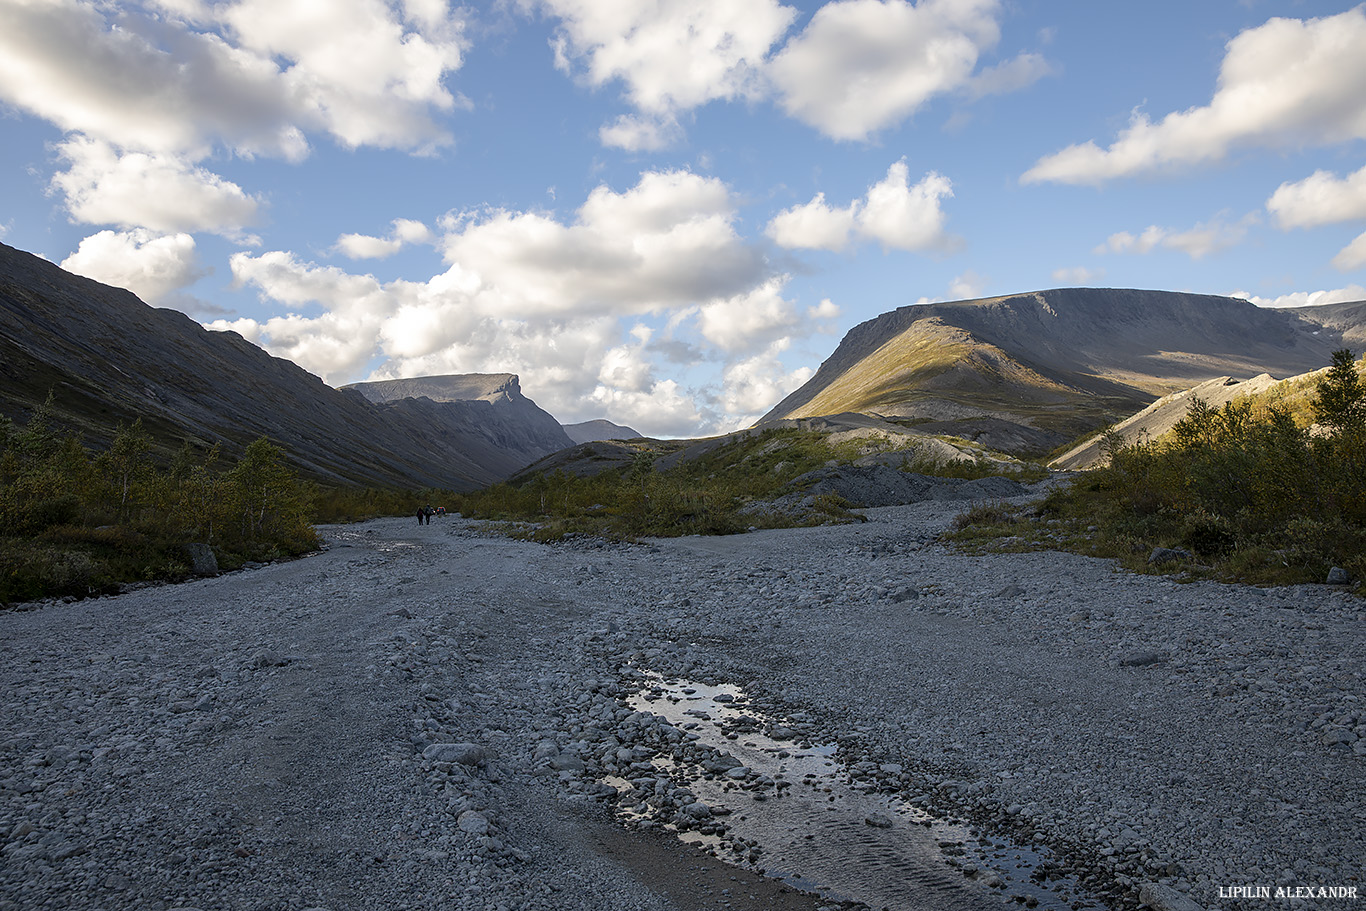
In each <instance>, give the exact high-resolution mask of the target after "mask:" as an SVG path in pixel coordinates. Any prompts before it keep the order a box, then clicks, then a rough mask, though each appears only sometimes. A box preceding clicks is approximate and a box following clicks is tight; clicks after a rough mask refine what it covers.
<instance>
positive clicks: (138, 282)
mask: <svg viewBox="0 0 1366 911" xmlns="http://www.w3.org/2000/svg"><path fill="white" fill-rule="evenodd" d="M62 268H63V269H66V270H67V271H68V272H74V273H76V274H77V275H84V276H85V277H86V278H93V279H95V280H96V281H99V282H104V283H105V284H107V285H113V286H115V287H117V288H127V289H128V290H129V291H132V292H133V293H134V294H136V295H137V296H138V297H140V298H142V299H143V300H144V301H146V302H147V303H149V304H157V303H160V302H161V301H162V300H164V299H165V298H167V297H169V296H171V295H172V294H173V293H174V292H176V291H179V290H180V289H182V288H186V287H189V286H190V285H192V284H194V283H195V282H196V281H198V280H199V279H201V278H203V277H204V276H205V275H207V274H208V272H207V270H205V269H203V268H201V267H200V265H199V260H198V257H197V255H196V253H195V243H194V238H193V237H191V236H190V235H188V234H169V235H156V234H153V233H152V232H150V231H146V230H143V229H137V230H134V231H100V232H99V233H98V234H92V235H91V236H90V237H87V238H85V239H84V240H82V241H81V243H80V246H79V247H78V248H77V249H76V252H75V253H72V254H71V255H70V256H68V257H67V258H66V259H64V260H62Z"/></svg>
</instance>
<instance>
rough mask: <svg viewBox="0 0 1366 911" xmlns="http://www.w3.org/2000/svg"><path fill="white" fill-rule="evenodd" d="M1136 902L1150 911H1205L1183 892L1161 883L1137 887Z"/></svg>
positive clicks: (1144, 884)
mask: <svg viewBox="0 0 1366 911" xmlns="http://www.w3.org/2000/svg"><path fill="white" fill-rule="evenodd" d="M1138 900H1139V901H1141V902H1143V904H1145V905H1147V906H1148V907H1149V908H1151V909H1152V911H1205V909H1204V908H1202V907H1200V906H1199V905H1197V904H1196V903H1195V902H1193V901H1191V899H1190V898H1189V897H1187V896H1186V894H1185V893H1183V892H1178V891H1176V890H1175V889H1173V888H1172V887H1171V886H1164V885H1163V884H1162V883H1143V884H1142V885H1140V886H1139V887H1138Z"/></svg>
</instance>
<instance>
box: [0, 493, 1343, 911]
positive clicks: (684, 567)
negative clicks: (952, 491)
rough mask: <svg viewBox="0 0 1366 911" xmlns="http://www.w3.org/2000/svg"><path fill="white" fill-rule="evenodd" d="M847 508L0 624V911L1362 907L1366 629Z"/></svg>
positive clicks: (397, 541)
mask: <svg viewBox="0 0 1366 911" xmlns="http://www.w3.org/2000/svg"><path fill="white" fill-rule="evenodd" d="M867 516H868V519H869V521H868V522H866V523H864V524H860V525H851V526H840V527H828V528H818V529H798V530H784V531H768V532H758V533H752V534H748V535H742V536H736V537H730V538H683V539H675V540H668V541H657V542H647V543H644V544H609V543H606V542H602V541H597V540H590V539H576V540H571V541H568V542H564V543H560V544H555V545H538V544H533V543H528V542H521V541H515V540H511V539H508V538H506V537H502V536H500V535H498V534H496V532H495V531H494V530H493V529H490V528H488V527H486V526H484V525H482V524H480V523H476V522H470V521H466V520H461V519H457V518H449V519H446V520H445V521H444V523H443V522H441V521H438V522H437V523H435V524H432V525H430V526H417V525H416V524H410V522H411V520H404V521H400V520H396V519H395V520H380V521H375V522H369V523H366V524H363V525H357V526H344V527H328V528H325V529H323V533H324V536H325V538H326V539H327V540H328V542H329V546H328V549H327V550H326V551H325V552H324V553H322V554H319V555H316V556H313V557H310V558H307V559H304V560H300V561H297V562H293V563H284V564H276V565H271V566H267V567H263V568H259V569H255V570H251V571H246V572H238V573H232V574H229V575H225V576H221V577H218V578H215V579H207V580H202V581H198V582H193V583H188V584H184V585H178V586H166V587H159V588H149V589H143V590H139V591H135V592H130V593H127V594H124V595H120V596H118V597H114V598H103V599H98V600H91V601H85V602H75V603H65V604H63V603H45V604H38V605H26V606H25V608H26V609H24V610H16V611H9V612H6V613H4V614H0V673H2V674H3V696H4V707H3V713H2V714H0V843H2V844H3V855H2V857H3V861H2V862H0V909H3V911H15V909H25V911H27V909H34V908H53V909H56V908H91V909H125V908H127V909H133V908H138V909H161V911H166V909H173V908H198V909H204V911H209V909H239V908H242V909H263V911H264V909H312V908H326V909H330V911H343V909H353V908H355V909H362V908H366V909H369V908H373V909H389V908H413V909H417V908H421V909H445V908H450V909H489V911H510V909H651V911H671V909H711V908H716V909H720V908H730V909H759V908H780V909H818V908H827V909H833V908H853V907H865V906H866V907H872V908H883V907H886V908H891V909H898V911H899V909H922V908H923V909H931V908H932V909H956V908H962V909H977V908H982V909H990V908H1007V907H1030V908H1047V909H1077V911H1080V909H1087V911H1089V909H1102V908H1137V907H1139V905H1140V901H1141V900H1142V901H1146V902H1147V903H1148V904H1149V905H1150V906H1152V907H1158V908H1186V909H1188V908H1190V907H1205V908H1221V909H1238V908H1264V907H1266V904H1265V902H1263V901H1257V900H1246V901H1243V900H1240V899H1236V898H1234V899H1229V898H1222V897H1221V888H1222V887H1228V886H1241V885H1246V884H1250V883H1266V884H1270V885H1272V886H1275V885H1276V884H1286V883H1289V884H1293V885H1303V886H1324V887H1343V888H1346V887H1354V886H1355V887H1359V891H1360V892H1361V894H1363V895H1366V888H1360V887H1361V885H1362V884H1361V882H1360V880H1361V877H1362V871H1363V869H1366V863H1364V861H1366V849H1364V847H1363V844H1364V842H1366V835H1363V832H1366V827H1363V826H1362V824H1361V820H1362V818H1363V814H1366V794H1363V780H1366V775H1363V772H1364V771H1366V709H1363V706H1362V701H1363V697H1366V685H1364V684H1363V678H1362V673H1363V668H1366V633H1363V630H1366V623H1364V622H1363V621H1366V607H1363V603H1362V602H1361V601H1360V600H1358V599H1356V598H1353V597H1351V596H1350V595H1347V594H1346V593H1344V592H1341V591H1337V590H1334V589H1330V588H1328V587H1325V586H1297V587H1292V588H1282V589H1269V590H1261V589H1253V588H1248V587H1243V586H1231V585H1220V584H1215V583H1192V584H1187V585H1179V584H1176V583H1174V582H1172V581H1170V580H1167V579H1163V578H1160V577H1142V576H1132V575H1128V574H1125V573H1122V572H1118V571H1117V570H1116V569H1115V568H1114V566H1113V564H1111V563H1109V562H1106V561H1100V560H1092V559H1087V558H1082V557H1076V556H1071V555H1065V554H1058V553H1031V554H999V555H986V556H971V555H966V554H962V553H959V552H956V551H954V550H953V549H950V548H946V547H945V546H943V545H942V544H940V543H939V542H938V535H939V533H940V532H941V531H942V530H943V528H944V526H945V525H946V524H947V522H948V520H949V518H950V517H951V513H949V512H946V511H945V508H944V506H943V504H933V503H931V504H922V505H918V506H908V507H892V508H886V509H875V510H868V511H867ZM1183 903H1184V904H1183ZM1339 906H1340V907H1343V908H1347V907H1354V906H1355V903H1354V902H1352V901H1350V900H1344V901H1341V902H1337V903H1336V904H1335V903H1334V900H1332V899H1329V900H1325V901H1319V902H1311V903H1309V904H1301V905H1299V907H1326V908H1331V907H1339Z"/></svg>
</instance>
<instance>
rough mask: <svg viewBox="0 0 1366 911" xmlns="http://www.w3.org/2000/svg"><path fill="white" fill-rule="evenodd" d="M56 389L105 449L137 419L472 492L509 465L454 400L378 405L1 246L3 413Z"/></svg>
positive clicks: (65, 418)
mask: <svg viewBox="0 0 1366 911" xmlns="http://www.w3.org/2000/svg"><path fill="white" fill-rule="evenodd" d="M49 392H50V393H51V394H52V396H53V406H54V408H53V418H54V419H55V420H56V421H57V422H58V423H60V424H61V425H64V426H66V427H67V428H69V429H72V430H74V431H76V432H78V433H80V434H81V435H82V436H83V437H84V439H85V440H86V442H87V443H89V444H93V445H95V446H96V447H97V448H103V447H104V446H106V445H107V444H108V441H109V440H110V439H111V438H112V436H113V433H114V430H115V428H116V426H117V425H118V424H119V423H120V422H122V423H128V424H130V423H132V422H133V421H134V420H135V419H137V418H141V419H142V421H143V425H144V427H145V428H146V429H147V431H148V432H149V433H150V434H151V436H152V438H153V441H154V443H155V444H156V446H157V447H158V448H159V449H160V451H161V452H162V453H163V454H165V453H169V452H171V451H174V450H175V449H178V448H179V447H180V445H181V443H182V442H183V441H185V440H190V441H191V442H192V443H194V444H195V445H198V446H201V447H208V446H211V445H212V444H214V443H215V442H221V443H222V444H223V446H224V447H225V448H226V449H227V450H228V452H229V453H230V454H233V455H236V454H239V453H240V452H241V451H242V449H243V447H245V445H246V444H247V443H250V442H251V441H252V440H253V439H255V438H256V437H259V436H262V435H265V436H269V437H270V439H271V440H273V441H274V442H276V443H277V444H279V445H280V446H282V447H283V448H284V449H285V450H287V451H288V453H289V455H290V458H291V459H292V460H293V461H294V463H295V464H296V465H297V467H298V468H299V469H300V470H301V471H303V472H304V473H306V474H307V475H309V476H311V477H314V478H317V479H319V480H323V481H332V482H346V483H354V484H368V485H392V486H400V487H418V486H438V487H448V488H452V489H457V490H469V489H474V488H477V487H482V486H484V485H486V484H489V483H492V482H494V481H497V480H498V479H499V478H501V477H503V476H505V474H506V473H508V471H510V469H509V468H508V467H507V462H508V461H509V458H508V456H507V455H506V454H502V455H499V457H498V459H494V458H492V454H491V450H492V449H496V446H491V445H490V444H489V443H488V442H484V443H483V444H481V446H473V445H468V444H469V443H470V441H471V440H473V439H476V438H478V437H479V434H478V429H477V428H476V427H473V426H472V425H471V420H472V419H471V417H470V416H469V415H462V414H460V413H459V412H458V410H454V409H451V408H447V407H443V406H441V405H439V404H438V403H434V402H431V401H423V400H409V401H407V402H403V403H399V404H397V405H394V406H387V407H381V406H376V405H374V404H372V403H370V402H369V401H367V400H366V399H365V397H364V396H363V395H361V394H360V393H359V392H344V391H339V390H336V389H333V388H331V387H330V386H328V385H326V384H325V383H323V381H322V380H320V379H319V378H318V377H316V376H314V375H312V374H311V373H308V372H307V371H305V370H304V369H303V368H301V367H299V366H298V365H296V364H294V363H292V362H291V361H287V360H284V359H282V358H277V357H272V356H270V355H269V354H267V353H266V352H265V351H263V350H262V349H261V348H259V347H257V346H256V345H254V344H252V343H250V342H248V341H247V340H246V339H244V338H242V337H241V336H240V335H237V334H236V333H233V332H209V331H207V330H205V329H204V328H203V327H202V326H200V325H199V324H198V323H196V322H195V321H194V320H192V319H190V318H189V317H188V316H186V315H185V314H183V313H180V312H178V311H175V310H163V309H157V308H153V307H149V306H147V305H146V304H144V303H143V302H142V301H140V300H138V298H137V297H135V296H134V295H133V294H131V293H130V292H128V291H124V290H122V289H119V288H113V287H110V286H108V285H103V284H100V283H99V282H95V281H91V280H89V279H86V278H81V277H79V276H76V275H72V274H70V273H68V272H65V271H63V270H62V269H60V268H58V267H57V266H55V265H53V264H52V263H50V262H48V261H46V260H44V259H41V258H39V257H37V256H33V255H30V254H28V253H24V252H22V251H19V250H16V249H14V248H13V247H8V246H5V245H3V244H0V414H5V415H7V416H10V417H11V418H13V419H15V420H16V421H17V422H19V423H21V424H22V423H24V422H26V421H27V418H28V415H29V414H30V413H31V411H32V409H33V407H34V406H35V405H36V404H37V403H40V402H42V401H43V400H44V399H45V398H46V397H47V396H48V394H49ZM532 407H534V406H532ZM465 410H469V409H465ZM514 460H515V459H514ZM525 461H530V459H527V460H525ZM519 464H521V463H519Z"/></svg>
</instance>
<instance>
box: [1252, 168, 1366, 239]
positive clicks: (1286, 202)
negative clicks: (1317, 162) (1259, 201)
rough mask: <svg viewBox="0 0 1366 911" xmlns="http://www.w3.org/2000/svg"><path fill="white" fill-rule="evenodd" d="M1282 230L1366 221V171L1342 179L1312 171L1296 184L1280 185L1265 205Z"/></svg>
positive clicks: (1325, 172) (1331, 174)
mask: <svg viewBox="0 0 1366 911" xmlns="http://www.w3.org/2000/svg"><path fill="white" fill-rule="evenodd" d="M1266 208H1267V211H1268V212H1270V213H1271V214H1272V215H1274V216H1276V223H1277V224H1278V225H1279V226H1280V227H1282V228H1314V227H1318V226H1319V225H1331V224H1335V223H1337V222H1343V221H1355V220H1357V219H1362V218H1366V168H1362V169H1361V170H1359V171H1356V172H1354V173H1352V174H1349V175H1347V177H1345V178H1340V177H1338V176H1337V175H1336V174H1333V173H1330V172H1328V171H1315V172H1314V173H1313V174H1311V175H1309V176H1308V177H1306V178H1305V179H1304V180H1301V181H1299V182H1297V183H1283V184H1281V185H1280V186H1279V187H1278V188H1277V189H1276V192H1275V193H1273V194H1271V198H1270V199H1268V200H1267V202H1266Z"/></svg>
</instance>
